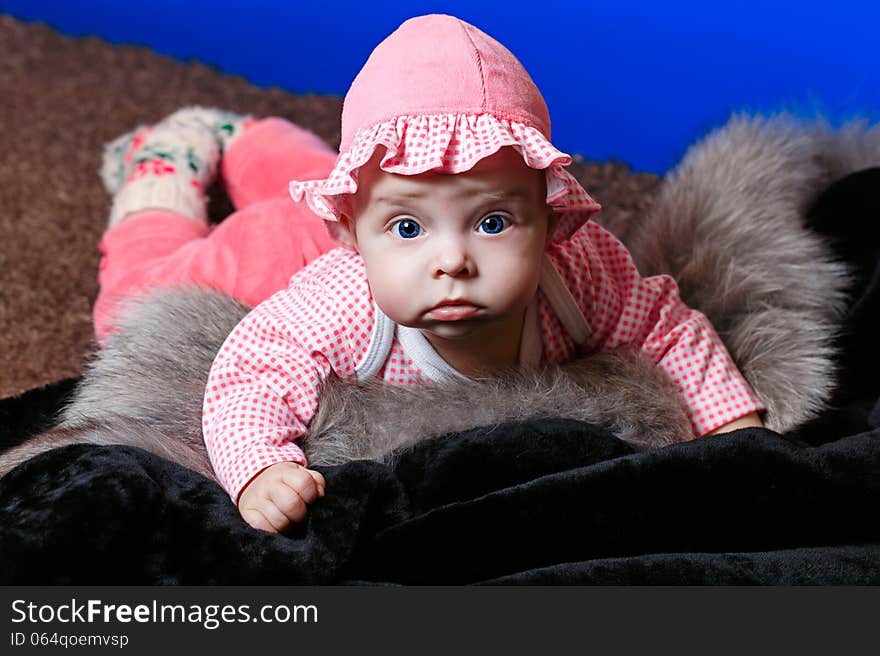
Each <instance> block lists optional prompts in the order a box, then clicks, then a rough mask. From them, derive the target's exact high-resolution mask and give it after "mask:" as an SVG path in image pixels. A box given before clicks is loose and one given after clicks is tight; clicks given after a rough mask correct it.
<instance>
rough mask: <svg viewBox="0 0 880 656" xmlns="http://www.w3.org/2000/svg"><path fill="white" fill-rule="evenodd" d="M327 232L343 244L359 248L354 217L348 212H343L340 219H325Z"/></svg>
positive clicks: (355, 248)
mask: <svg viewBox="0 0 880 656" xmlns="http://www.w3.org/2000/svg"><path fill="white" fill-rule="evenodd" d="M324 224H325V225H326V226H327V232H329V233H330V236H331V237H332V238H333V239H335V240H336V241H338V242H339V243H340V244H342V245H343V246H347V247H348V248H351V249H354V250H357V236H356V235H355V232H354V219H352V218H351V217H350V216H348V215H347V214H341V215H340V216H339V220H338V221H325V222H324Z"/></svg>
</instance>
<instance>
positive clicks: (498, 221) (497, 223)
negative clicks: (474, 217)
mask: <svg viewBox="0 0 880 656" xmlns="http://www.w3.org/2000/svg"><path fill="white" fill-rule="evenodd" d="M506 224H507V219H505V218H504V217H503V216H501V215H500V214H490V215H489V216H487V217H486V218H485V219H483V221H482V223H480V227H481V228H485V229H486V234H489V235H497V234H498V233H499V232H501V231H502V230H504V227H505V225H506Z"/></svg>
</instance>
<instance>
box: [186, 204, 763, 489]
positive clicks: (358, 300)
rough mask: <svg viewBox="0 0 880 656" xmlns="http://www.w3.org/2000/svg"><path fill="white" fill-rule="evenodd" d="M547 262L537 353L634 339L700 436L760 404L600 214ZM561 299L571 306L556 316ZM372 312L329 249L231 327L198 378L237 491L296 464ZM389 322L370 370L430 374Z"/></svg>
mask: <svg viewBox="0 0 880 656" xmlns="http://www.w3.org/2000/svg"><path fill="white" fill-rule="evenodd" d="M545 262H549V263H551V264H552V267H549V268H548V270H547V271H545V272H543V274H547V275H543V274H542V283H541V289H540V291H539V292H538V295H537V299H536V303H535V304H534V308H536V312H535V313H534V317H535V325H536V326H537V332H538V334H539V335H540V343H541V344H542V346H543V348H542V349H540V361H541V362H550V363H562V362H566V361H569V360H571V359H573V358H574V357H576V356H577V355H579V354H587V353H591V352H595V351H600V350H608V349H613V348H615V347H618V346H623V345H639V347H640V348H641V350H642V352H643V353H645V354H646V355H647V356H648V357H650V358H651V359H653V360H654V361H655V362H656V363H657V365H658V366H659V367H661V368H662V369H663V370H665V371H666V372H667V373H668V374H669V375H670V376H671V377H672V379H673V381H674V382H675V383H676V385H677V386H678V388H679V390H680V392H681V395H682V398H683V400H684V402H685V405H686V407H687V410H688V413H689V416H690V419H691V422H692V424H693V429H694V435H696V436H701V435H705V434H706V433H709V432H711V431H712V430H714V429H716V428H719V427H721V426H723V425H724V424H727V423H729V422H731V421H733V420H735V419H738V418H740V417H743V416H745V415H747V414H749V413H751V412H754V411H759V410H763V409H764V407H763V405H762V404H761V402H760V401H759V400H758V398H757V397H756V396H755V394H754V392H753V391H752V390H751V388H750V387H749V385H748V384H747V383H746V381H745V380H744V379H743V377H742V375H741V374H740V373H739V371H738V369H737V368H736V366H735V365H734V363H733V361H732V360H731V358H730V355H729V354H728V352H727V349H726V348H725V347H724V345H723V344H722V342H721V340H720V339H719V338H718V335H717V334H716V332H715V330H714V329H713V328H712V326H711V325H710V323H709V321H708V320H707V319H706V317H705V316H704V315H703V314H701V313H700V312H697V311H695V310H692V309H690V308H688V307H687V306H686V305H684V303H683V302H682V301H681V299H680V298H679V295H678V287H677V285H676V283H675V281H674V280H673V279H672V278H670V277H668V276H654V277H650V278H643V277H641V276H640V275H639V273H638V271H637V270H636V267H635V265H634V264H633V262H632V259H631V257H630V255H629V252H628V251H627V250H626V248H625V247H624V246H623V244H621V243H620V242H619V241H618V240H617V239H616V238H615V237H614V236H613V235H611V234H610V233H609V232H607V231H606V230H604V229H603V228H602V227H601V226H599V225H598V224H597V223H595V222H593V221H588V222H586V223H585V224H584V225H583V226H582V227H581V228H580V229H578V230H577V231H576V232H575V233H574V234H573V235H572V236H571V237H570V238H569V239H568V240H565V241H562V242H558V243H553V244H551V245H550V246H549V247H548V250H547V253H546V258H545ZM550 278H555V279H556V281H557V282H559V281H561V283H563V284H564V289H563V292H562V294H561V295H560V293H559V288H561V287H562V285H557V289H556V292H555V293H554V294H550V293H549V292H550V288H551V287H552V285H551V284H550V283H551V282H552V280H550ZM550 296H553V297H555V298H556V299H559V298H560V296H562V297H564V299H563V301H554V302H551V299H550ZM565 299H568V300H565ZM571 301H573V303H572V302H571ZM566 303H567V304H568V309H569V312H567V313H566V312H562V311H561V310H560V311H557V310H559V308H560V307H563V306H565V305H566ZM575 306H576V309H575ZM554 308H555V309H554ZM560 314H563V315H565V314H568V317H565V316H564V317H563V318H562V319H561V318H560ZM572 314H573V315H575V316H574V318H572ZM379 315H381V311H379V310H378V308H377V307H376V306H375V305H374V303H373V299H372V296H371V294H370V290H369V286H368V284H367V277H366V270H365V267H364V262H363V260H362V259H361V257H360V256H359V255H358V254H357V253H355V252H354V251H352V250H349V249H346V248H338V249H335V250H332V251H330V252H329V253H326V254H325V255H323V256H321V257H319V258H318V259H316V260H315V261H313V262H312V263H311V264H310V265H309V266H307V267H306V268H304V269H302V270H301V271H299V272H298V273H297V274H296V275H294V276H293V277H292V278H291V280H290V285H289V286H288V288H287V289H284V290H282V291H279V292H277V293H276V294H274V295H273V296H272V297H271V298H269V299H267V300H266V301H264V302H263V303H261V304H260V305H259V306H257V307H256V308H255V309H254V310H253V311H252V312H251V313H250V314H248V315H247V316H246V317H245V318H244V319H243V320H242V321H241V323H240V324H239V325H238V326H237V327H236V328H235V329H234V330H233V331H232V333H231V334H230V335H229V337H228V339H227V340H226V342H225V343H224V344H223V346H222V348H221V349H220V351H219V353H218V354H217V357H216V359H215V360H214V364H213V366H212V368H211V372H210V376H209V378H208V383H207V388H206V393H205V403H204V415H203V429H204V437H205V443H206V444H207V448H208V454H209V455H210V458H211V463H212V464H213V466H214V470H215V472H216V473H217V476H218V478H219V480H220V482H221V483H222V485H223V486H224V487H225V488H226V490H227V491H228V492H229V494H230V496H232V498H233V500H237V499H238V495H239V494H240V493H241V491H242V490H243V489H244V487H245V486H246V485H247V484H248V482H250V480H251V479H252V478H253V477H254V476H256V475H257V474H258V473H259V472H260V471H262V470H263V469H265V468H266V467H268V466H270V465H273V464H275V463H278V462H283V461H292V462H298V463H301V464H306V459H305V456H304V455H303V452H302V450H301V449H300V447H299V446H298V445H297V444H296V439H297V438H299V437H301V436H303V435H305V434H306V433H307V432H308V429H307V426H308V425H309V422H310V421H311V420H312V417H313V416H314V415H315V412H316V410H317V407H318V392H319V389H320V385H321V383H322V381H323V380H325V379H326V378H327V377H328V376H329V375H330V374H331V373H333V374H335V375H336V376H338V377H339V378H340V379H341V380H343V381H346V382H350V383H356V382H357V381H358V380H359V379H360V378H362V374H363V371H364V366H363V365H364V364H365V361H366V360H370V359H373V360H376V352H375V349H371V348H370V344H371V343H374V342H375V341H376V340H377V339H378V333H377V326H379V325H380V324H382V321H381V320H382V319H384V320H386V321H387V317H384V315H382V316H379ZM579 323H580V325H581V326H582V328H583V330H582V331H580V334H579V335H575V337H576V338H577V339H578V340H579V341H580V342H581V343H575V341H574V340H573V339H572V335H571V333H572V328H571V327H572V326H575V328H577V326H578V325H579ZM566 327H568V328H569V329H568V330H567V329H566ZM397 328H398V330H397V331H396V332H395V333H394V335H393V339H392V338H390V337H389V338H388V341H389V343H390V348H389V349H387V350H386V351H385V352H383V353H380V357H379V358H378V360H376V361H375V362H374V363H373V364H372V365H371V366H370V367H369V369H370V375H375V376H378V377H379V378H381V379H382V380H385V381H388V382H391V383H396V384H400V385H419V384H425V383H430V382H431V380H432V379H433V380H436V379H438V377H437V374H436V372H435V371H434V369H432V372H433V373H430V374H429V373H428V372H427V371H426V367H424V366H420V364H422V363H423V361H424V358H423V357H422V356H420V355H416V354H415V353H414V350H417V349H413V348H410V351H409V352H408V351H407V350H405V349H404V343H407V339H409V340H410V341H409V342H408V343H409V344H412V343H413V342H412V339H414V337H413V336H412V334H411V333H402V332H401V330H400V328H402V327H397ZM410 330H411V331H412V329H410ZM414 332H416V333H417V332H418V331H414ZM389 334H390V333H389ZM404 334H408V335H409V337H408V338H407V339H403V340H402V339H401V338H402V337H403V336H404ZM415 338H418V336H417V335H416V336H415ZM422 339H423V341H424V343H427V340H424V338H422ZM374 346H375V344H374ZM521 350H522V347H521ZM433 357H434V358H435V359H437V358H439V356H436V354H433ZM521 361H522V357H521ZM442 365H443V366H445V363H442ZM441 368H442V366H441ZM447 368H448V367H447Z"/></svg>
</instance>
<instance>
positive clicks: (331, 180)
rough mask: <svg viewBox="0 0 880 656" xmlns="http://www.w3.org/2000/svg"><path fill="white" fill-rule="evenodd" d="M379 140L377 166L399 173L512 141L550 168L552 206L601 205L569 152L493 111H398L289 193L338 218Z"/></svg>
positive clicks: (463, 160)
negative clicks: (325, 173) (572, 168)
mask: <svg viewBox="0 0 880 656" xmlns="http://www.w3.org/2000/svg"><path fill="white" fill-rule="evenodd" d="M380 146H383V147H384V148H385V154H384V155H383V156H382V159H381V160H380V162H379V167H380V168H381V169H382V170H383V171H388V172H389V173H398V174H401V175H416V174H418V173H424V172H426V171H435V172H442V173H453V174H454V173H461V172H462V171H468V170H470V169H471V168H472V167H473V166H474V165H475V164H476V163H477V162H479V161H480V160H481V159H483V158H485V157H488V156H490V155H493V154H494V153H496V152H497V151H498V150H499V149H500V148H503V147H504V146H511V147H512V148H514V150H516V151H517V152H518V153H520V155H522V158H523V161H524V162H525V163H526V165H528V166H530V167H531V168H533V169H537V170H545V171H546V176H547V204H548V205H549V206H550V207H552V208H554V209H555V210H557V211H559V212H568V211H580V212H583V213H585V214H586V218H588V217H589V216H592V215H593V214H595V213H596V212H598V211H599V210H600V209H601V208H600V206H599V204H598V203H597V202H596V201H595V200H593V199H592V198H591V197H590V195H589V194H588V193H587V192H586V191H585V190H584V188H583V187H581V185H580V183H579V182H578V181H577V180H576V179H575V178H574V176H572V175H571V174H570V173H569V172H568V171H566V170H565V169H564V168H563V167H565V166H568V165H569V164H571V156H569V155H567V154H566V153H563V152H561V151H560V150H557V149H556V148H555V147H554V146H553V144H551V143H550V142H549V141H548V140H547V139H545V138H544V136H543V135H542V134H541V132H540V131H539V130H537V129H536V128H534V127H531V126H529V125H525V124H523V123H517V122H514V121H511V120H508V119H499V118H496V117H495V116H492V115H491V114H464V115H463V114H430V115H424V116H398V117H396V118H393V119H391V120H389V121H386V122H384V123H379V124H377V125H373V126H370V127H369V128H366V129H364V130H361V131H360V132H359V133H358V134H357V136H355V138H354V141H353V143H352V145H351V149H350V150H348V151H346V152H344V153H342V154H341V155H340V156H339V158H338V160H337V162H336V166H335V167H334V168H333V171H331V173H330V176H329V177H328V178H327V179H326V180H311V181H304V182H300V181H293V182H291V183H290V195H291V197H292V198H293V200H295V201H297V202H300V201H302V200H303V199H305V201H306V203H307V204H308V206H309V208H310V209H311V210H312V211H313V212H314V213H315V214H317V215H318V216H320V217H321V218H322V219H324V220H326V221H338V220H339V216H340V214H341V213H342V212H344V211H346V209H347V202H348V198H349V195H350V194H353V193H354V192H356V191H357V186H358V183H357V176H358V170H359V169H360V167H361V166H363V165H364V164H365V163H366V162H368V161H369V160H370V158H371V157H372V156H373V153H374V152H375V150H376V148H377V147H380ZM567 236H568V235H567V234H566V225H562V224H560V225H559V227H558V228H557V230H556V231H555V233H554V235H553V240H554V241H561V240H562V239H565V238H566V237H567Z"/></svg>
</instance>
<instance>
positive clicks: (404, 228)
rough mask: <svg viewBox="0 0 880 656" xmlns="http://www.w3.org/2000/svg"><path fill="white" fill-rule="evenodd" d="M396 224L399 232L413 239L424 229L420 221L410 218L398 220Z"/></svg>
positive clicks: (402, 235)
mask: <svg viewBox="0 0 880 656" xmlns="http://www.w3.org/2000/svg"><path fill="white" fill-rule="evenodd" d="M394 225H395V227H396V228H397V234H398V235H400V236H401V237H403V238H404V239H412V238H413V237H418V236H419V233H420V232H421V231H422V228H421V226H420V225H419V224H418V223H416V222H415V221H411V220H409V219H404V220H403V221H398V222H397V223H395V224H394Z"/></svg>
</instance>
